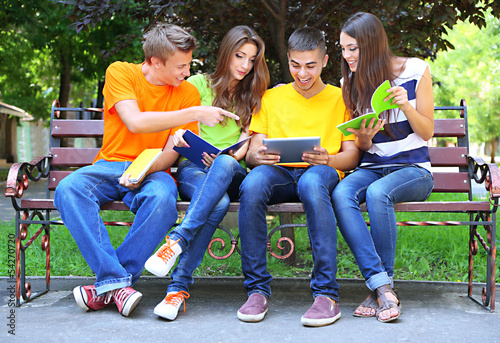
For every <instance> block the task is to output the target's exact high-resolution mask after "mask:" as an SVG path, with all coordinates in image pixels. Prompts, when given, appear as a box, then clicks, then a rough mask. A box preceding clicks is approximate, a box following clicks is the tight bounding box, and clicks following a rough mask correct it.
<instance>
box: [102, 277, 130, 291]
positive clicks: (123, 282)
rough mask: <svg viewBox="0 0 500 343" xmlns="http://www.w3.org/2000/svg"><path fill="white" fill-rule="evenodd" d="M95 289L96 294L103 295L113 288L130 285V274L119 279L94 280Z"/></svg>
mask: <svg viewBox="0 0 500 343" xmlns="http://www.w3.org/2000/svg"><path fill="white" fill-rule="evenodd" d="M94 285H95V290H96V292H97V295H103V294H105V293H107V292H109V291H112V290H114V289H119V288H124V287H128V286H131V285H132V275H129V276H128V277H124V278H120V279H112V280H104V281H99V282H96V283H95V284H94Z"/></svg>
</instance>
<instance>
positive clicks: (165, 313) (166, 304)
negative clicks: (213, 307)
mask: <svg viewBox="0 0 500 343" xmlns="http://www.w3.org/2000/svg"><path fill="white" fill-rule="evenodd" d="M187 298H189V293H188V292H184V291H180V292H169V293H167V296H166V297H165V299H163V300H162V301H161V302H160V303H159V304H158V305H156V307H155V309H154V314H156V315H157V316H160V317H162V318H166V319H169V320H174V319H175V318H177V312H179V307H181V303H184V312H186V301H185V300H184V299H187Z"/></svg>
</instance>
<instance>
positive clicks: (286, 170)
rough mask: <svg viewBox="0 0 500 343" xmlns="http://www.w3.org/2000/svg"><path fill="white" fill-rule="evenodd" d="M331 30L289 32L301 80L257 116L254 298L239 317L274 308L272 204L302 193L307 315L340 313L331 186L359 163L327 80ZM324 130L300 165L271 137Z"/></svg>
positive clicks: (292, 64)
mask: <svg viewBox="0 0 500 343" xmlns="http://www.w3.org/2000/svg"><path fill="white" fill-rule="evenodd" d="M327 61H328V55H327V54H326V46H325V38H324V36H323V34H322V32H321V31H319V30H317V29H313V28H302V29H299V30H297V31H295V32H294V33H293V34H292V35H291V36H290V38H289V40H288V64H289V68H290V73H291V74H292V76H293V79H294V81H293V82H292V83H290V84H287V85H284V86H281V87H277V88H273V89H270V90H268V91H267V92H266V93H265V94H264V97H263V98H262V107H261V110H260V111H259V112H258V113H257V114H256V115H255V116H254V117H253V118H252V122H251V124H250V131H252V132H253V136H252V140H251V143H250V147H249V149H248V152H247V156H246V162H247V165H248V166H249V167H251V168H254V169H252V171H251V172H250V173H249V174H248V176H247V177H246V178H245V180H244V181H243V183H242V185H241V187H240V211H239V231H240V240H241V264H242V269H243V274H244V275H245V288H246V289H247V292H248V295H249V298H248V300H247V302H246V303H245V304H244V305H243V306H242V307H241V308H240V309H239V310H238V313H237V315H238V318H239V319H240V320H242V321H246V322H257V321H260V320H262V319H263V318H264V316H265V314H266V312H267V307H268V305H267V301H268V299H269V297H270V296H271V288H270V282H271V279H272V276H271V275H270V274H269V273H268V272H267V270H266V269H267V261H266V252H267V249H266V243H267V224H266V208H267V206H268V205H270V204H275V203H280V202H286V201H301V202H302V203H303V204H304V210H305V212H306V217H307V228H308V231H309V238H310V242H311V247H312V255H313V261H314V269H313V271H312V275H311V289H312V293H313V297H314V298H315V300H314V304H313V305H312V306H311V308H310V309H309V310H308V311H307V312H306V313H305V314H304V316H302V319H301V321H302V324H303V325H306V326H322V325H327V324H331V323H333V322H334V321H336V320H337V319H338V318H339V317H340V309H339V306H338V288H339V286H338V283H337V281H336V272H337V264H336V247H337V225H336V221H335V215H334V213H333V208H332V202H331V193H332V191H333V189H334V187H335V186H336V185H337V183H338V182H339V181H340V180H341V179H342V177H343V176H344V173H343V171H346V170H350V169H353V168H354V167H355V166H357V164H358V160H359V151H358V148H357V147H356V146H355V145H354V141H353V140H352V139H350V138H349V137H344V136H343V135H342V133H341V132H340V131H339V130H338V129H337V128H336V126H337V125H338V124H341V123H343V122H345V121H346V120H348V119H349V118H348V113H347V111H346V109H345V105H344V102H343V100H342V92H341V90H340V89H339V88H337V87H333V86H331V85H327V84H325V83H324V82H323V81H322V80H321V71H322V69H323V68H324V67H325V66H326V63H327ZM307 136H320V137H321V146H318V147H315V148H314V150H315V152H316V153H315V154H304V155H303V156H302V161H303V162H306V163H307V165H306V166H304V164H303V163H299V164H296V165H293V164H292V165H287V166H282V165H278V164H277V163H279V162H280V156H279V155H275V154H267V153H266V149H267V147H266V146H264V145H263V139H264V138H266V137H269V138H282V137H307Z"/></svg>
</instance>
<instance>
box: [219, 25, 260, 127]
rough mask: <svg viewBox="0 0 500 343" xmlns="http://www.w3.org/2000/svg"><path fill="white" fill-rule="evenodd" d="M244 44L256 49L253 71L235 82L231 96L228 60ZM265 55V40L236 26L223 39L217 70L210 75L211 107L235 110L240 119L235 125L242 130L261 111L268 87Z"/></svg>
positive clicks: (247, 29) (242, 27) (249, 29)
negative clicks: (250, 44)
mask: <svg viewBox="0 0 500 343" xmlns="http://www.w3.org/2000/svg"><path fill="white" fill-rule="evenodd" d="M246 43H252V44H255V45H256V46H257V56H256V57H255V60H254V64H253V68H252V70H251V71H250V72H249V73H248V74H247V75H246V76H245V77H244V78H243V79H242V80H241V81H239V82H238V84H237V86H236V88H235V89H234V90H233V92H232V94H230V92H229V84H230V73H229V71H228V66H229V61H230V59H231V56H232V54H233V53H234V52H235V51H236V50H238V49H239V48H240V47H241V46H242V45H244V44H246ZM264 53H265V45H264V41H263V40H262V38H260V37H259V36H258V35H257V34H256V33H255V31H253V30H252V29H251V28H249V27H248V26H244V25H240V26H235V27H233V28H232V29H231V30H229V32H228V33H226V35H225V36H224V38H223V39H222V42H221V45H220V47H219V55H218V59H217V68H216V69H215V72H214V73H213V74H211V75H209V80H210V81H211V88H212V91H213V92H214V95H215V96H214V101H213V104H212V105H214V106H217V107H221V108H224V109H226V110H229V111H234V112H235V113H236V114H237V115H238V116H239V117H240V120H239V121H238V125H239V126H240V127H242V128H243V127H245V126H246V125H247V124H248V123H249V122H250V119H251V117H252V114H253V113H256V112H258V111H259V110H260V106H261V98H262V96H263V95H264V92H265V91H266V89H267V87H268V85H269V71H268V68H267V64H266V60H265V57H264ZM225 120H227V118H226V119H225Z"/></svg>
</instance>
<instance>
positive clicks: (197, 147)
mask: <svg viewBox="0 0 500 343" xmlns="http://www.w3.org/2000/svg"><path fill="white" fill-rule="evenodd" d="M182 138H184V140H185V141H186V143H187V144H188V145H189V148H186V147H184V148H179V147H176V146H175V147H174V150H175V151H177V152H178V153H179V154H181V155H182V156H184V157H185V158H187V159H188V160H190V161H191V162H193V163H194V164H196V165H197V166H200V167H202V168H205V165H204V164H203V162H202V160H203V153H204V152H206V153H207V154H209V155H210V154H214V155H216V156H219V155H220V154H227V153H229V151H230V150H233V153H235V152H236V151H237V150H239V149H240V148H241V147H242V146H243V144H245V143H246V142H247V141H248V140H249V139H250V138H251V137H247V138H245V139H243V140H241V141H239V142H237V143H235V144H233V145H230V146H228V147H227V148H224V149H222V150H221V149H219V148H217V147H216V146H214V145H212V144H210V143H209V142H207V141H206V140H204V139H203V138H201V137H200V136H198V135H196V134H194V133H193V132H192V131H190V130H186V132H184V135H183V136H182Z"/></svg>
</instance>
